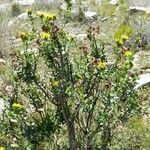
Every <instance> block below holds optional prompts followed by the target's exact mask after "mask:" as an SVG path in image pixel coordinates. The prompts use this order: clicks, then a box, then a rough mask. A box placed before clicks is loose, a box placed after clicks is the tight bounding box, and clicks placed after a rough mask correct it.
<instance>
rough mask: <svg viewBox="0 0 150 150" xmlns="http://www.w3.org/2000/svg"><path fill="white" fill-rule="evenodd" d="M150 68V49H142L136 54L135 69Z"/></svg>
mask: <svg viewBox="0 0 150 150" xmlns="http://www.w3.org/2000/svg"><path fill="white" fill-rule="evenodd" d="M147 68H150V50H149V51H140V52H138V53H136V54H135V55H134V60H133V70H138V71H140V70H142V69H147Z"/></svg>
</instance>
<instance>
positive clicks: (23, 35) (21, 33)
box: [19, 32, 27, 40]
mask: <svg viewBox="0 0 150 150" xmlns="http://www.w3.org/2000/svg"><path fill="white" fill-rule="evenodd" d="M19 35H20V38H21V39H22V40H26V39H27V33H26V32H20V33H19Z"/></svg>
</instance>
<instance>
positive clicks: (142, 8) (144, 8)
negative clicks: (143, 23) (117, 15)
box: [129, 6, 150, 14]
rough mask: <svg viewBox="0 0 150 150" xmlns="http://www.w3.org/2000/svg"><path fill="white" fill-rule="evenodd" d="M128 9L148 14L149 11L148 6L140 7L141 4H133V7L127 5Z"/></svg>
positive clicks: (132, 11)
mask: <svg viewBox="0 0 150 150" xmlns="http://www.w3.org/2000/svg"><path fill="white" fill-rule="evenodd" d="M129 11H130V12H131V13H139V12H141V13H146V14H149V13H150V7H141V6H133V7H129Z"/></svg>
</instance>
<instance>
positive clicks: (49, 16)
mask: <svg viewBox="0 0 150 150" xmlns="http://www.w3.org/2000/svg"><path fill="white" fill-rule="evenodd" d="M45 17H46V18H47V19H48V20H49V21H51V20H55V19H56V16H55V15H54V14H49V13H47V14H46V16H45Z"/></svg>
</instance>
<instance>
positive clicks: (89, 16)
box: [84, 11, 98, 20]
mask: <svg viewBox="0 0 150 150" xmlns="http://www.w3.org/2000/svg"><path fill="white" fill-rule="evenodd" d="M84 15H85V17H86V19H90V20H97V18H98V16H97V13H96V12H93V11H87V12H84Z"/></svg>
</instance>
